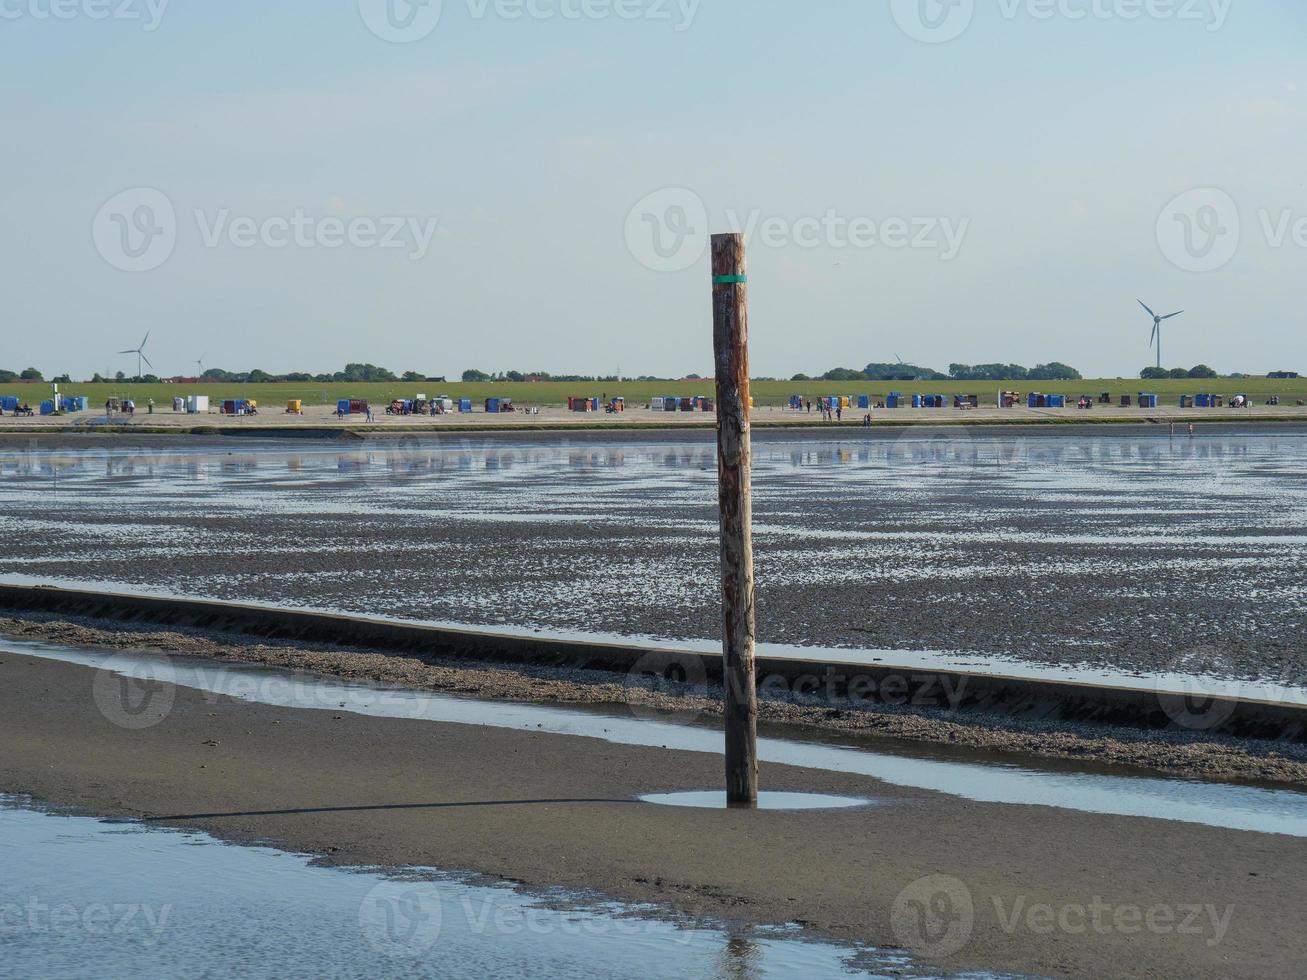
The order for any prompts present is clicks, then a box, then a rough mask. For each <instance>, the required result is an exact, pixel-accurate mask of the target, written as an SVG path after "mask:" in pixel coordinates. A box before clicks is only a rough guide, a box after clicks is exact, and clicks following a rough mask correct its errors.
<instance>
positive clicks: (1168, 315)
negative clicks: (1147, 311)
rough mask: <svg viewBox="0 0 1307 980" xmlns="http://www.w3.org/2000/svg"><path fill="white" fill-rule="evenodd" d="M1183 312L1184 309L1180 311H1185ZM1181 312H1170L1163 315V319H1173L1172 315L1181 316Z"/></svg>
mask: <svg viewBox="0 0 1307 980" xmlns="http://www.w3.org/2000/svg"><path fill="white" fill-rule="evenodd" d="M1183 312H1184V310H1181V311H1180V313H1183ZM1180 313H1169V314H1167V315H1166V316H1164V317H1162V319H1163V320H1169V319H1171V317H1173V316H1179V315H1180Z"/></svg>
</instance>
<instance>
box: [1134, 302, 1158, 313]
mask: <svg viewBox="0 0 1307 980" xmlns="http://www.w3.org/2000/svg"><path fill="white" fill-rule="evenodd" d="M1136 302H1137V303H1138V304H1139V305H1140V306H1142V307H1143V308H1144V309H1146V310H1148V304H1147V303H1145V302H1144V301H1143V300H1136ZM1148 315H1149V316H1157V314H1156V313H1154V312H1153V311H1152V310H1148Z"/></svg>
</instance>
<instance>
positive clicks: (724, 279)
mask: <svg viewBox="0 0 1307 980" xmlns="http://www.w3.org/2000/svg"><path fill="white" fill-rule="evenodd" d="M712 281H713V285H714V286H733V285H736V284H737V283H745V282H748V281H749V277H748V276H713V277H712Z"/></svg>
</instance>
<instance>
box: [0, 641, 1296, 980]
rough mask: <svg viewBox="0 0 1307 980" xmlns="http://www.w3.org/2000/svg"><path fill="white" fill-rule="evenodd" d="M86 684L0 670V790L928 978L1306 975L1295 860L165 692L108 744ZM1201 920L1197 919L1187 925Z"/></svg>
mask: <svg viewBox="0 0 1307 980" xmlns="http://www.w3.org/2000/svg"><path fill="white" fill-rule="evenodd" d="M94 676H95V671H92V670H90V669H89V668H85V667H79V666H75V665H69V664H62V663H56V662H51V661H45V660H38V659H35V658H31V657H25V656H22V655H21V654H20V655H12V654H5V655H3V656H2V657H0V738H3V740H4V745H5V746H6V751H5V753H4V755H3V758H0V789H3V790H4V791H7V792H16V793H29V794H31V795H32V796H34V797H35V798H37V799H39V800H43V801H46V802H49V803H53V804H59V805H68V806H72V807H76V808H78V809H80V810H82V811H85V812H90V813H96V814H105V815H109V816H119V817H132V818H139V819H148V820H152V821H157V822H159V823H163V824H166V825H172V826H183V827H193V828H196V829H201V830H204V831H207V832H209V833H212V834H214V835H216V836H218V837H221V838H223V839H228V840H233V841H239V842H271V843H275V844H277V845H278V846H282V847H286V848H290V849H294V850H301V851H305V852H309V853H313V854H317V855H320V856H321V857H322V859H323V860H325V861H328V862H330V863H333V864H343V865H356V864H361V865H375V864H383V865H410V864H420V865H433V866H437V867H441V868H445V869H447V870H451V871H464V872H476V873H482V874H486V875H490V876H492V877H495V878H502V879H505V880H509V881H514V882H521V883H524V884H526V885H528V886H540V887H548V886H561V887H565V888H571V889H585V890H595V891H598V892H601V893H603V894H607V895H611V896H614V897H616V898H620V899H624V900H628V901H636V902H639V901H652V902H658V903H662V904H664V905H666V906H670V907H671V908H674V909H676V910H678V911H679V912H681V913H682V914H684V915H687V916H690V917H709V918H717V917H724V918H728V919H736V920H740V921H744V922H750V923H760V924H765V923H786V922H797V923H799V924H801V925H803V926H804V927H805V928H807V929H808V930H809V931H810V932H812V933H813V934H816V935H822V936H827V937H831V938H834V939H838V940H843V941H855V942H856V941H862V942H869V943H872V944H875V945H877V946H882V947H893V946H903V945H916V946H918V947H919V949H918V955H919V956H920V958H921V959H922V960H923V961H925V962H927V963H938V964H939V965H940V966H941V967H943V968H944V969H947V970H950V971H953V970H961V969H990V970H1007V971H1015V972H1021V973H1035V974H1042V975H1049V976H1109V975H1111V976H1176V975H1183V976H1195V977H1207V976H1211V977H1218V976H1219V977H1231V976H1248V977H1254V976H1256V977H1277V976H1285V977H1288V976H1296V975H1298V972H1299V967H1300V964H1301V962H1302V959H1303V957H1304V956H1307V945H1305V943H1307V941H1305V940H1304V937H1303V934H1302V930H1301V913H1300V910H1301V908H1302V907H1303V905H1304V902H1307V875H1304V874H1303V873H1302V872H1303V867H1302V860H1303V852H1302V842H1301V841H1300V840H1297V839H1291V838H1286V837H1279V836H1275V835H1264V834H1252V833H1240V832H1234V831H1223V830H1218V829H1213V828H1205V827H1201V826H1195V825H1189V824H1180V823H1171V822H1166V821H1156V820H1142V819H1134V818H1123V817H1105V816H1099V815H1093V814H1084V813H1076V812H1070V811H1063V810H1057V809H1052V808H1046V807H1024V806H1001V805H993V804H979V803H971V802H967V801H964V800H959V799H956V798H952V797H947V796H943V795H939V794H934V793H929V792H924V791H916V790H909V789H901V788H897V787H893V786H889V785H886V784H884V783H881V782H879V781H876V780H872V779H868V778H865V777H858V776H847V775H841V774H838V773H826V772H818V771H811V770H801V769H797V768H792V767H785V766H774V765H765V766H764V767H763V772H762V776H763V781H764V783H765V785H766V786H767V787H768V788H771V789H776V790H794V791H809V792H823V793H832V794H839V795H856V796H863V797H867V798H871V799H873V800H874V801H875V805H874V806H872V807H869V808H864V809H857V810H846V811H819V812H806V813H783V812H760V813H740V812H729V811H721V812H716V811H694V810H683V809H674V808H655V807H651V806H646V805H642V804H637V803H633V802H632V800H633V799H634V798H635V797H636V796H638V795H640V794H644V793H650V792H674V791H678V790H686V789H700V788H709V787H712V786H715V785H718V784H719V782H720V772H719V771H718V770H719V767H720V761H719V760H718V759H716V758H714V757H712V756H706V755H702V754H697V753H685V752H676V751H667V750H658V749H648V748H641V747H632V746H621V745H614V744H609V743H604V742H598V741H595V740H590V739H584V738H574V737H568V736H557V735H544V734H537V733H533V732H530V731H510V730H497V729H491V728H479V727H470V726H459V725H447V724H440V723H432V722H411V721H401V720H391V719H378V718H363V717H358V716H353V715H349V714H337V713H334V712H332V711H330V710H321V711H313V710H295V709H285V708H273V707H268V706H264V705H259V704H253V703H249V702H240V701H233V700H230V699H227V698H223V697H214V696H206V695H204V694H202V693H200V692H197V691H193V690H189V689H185V688H182V689H178V690H177V692H176V699H175V701H174V703H173V707H172V710H171V711H170V712H168V713H167V716H166V717H165V718H164V719H163V720H162V721H161V722H160V723H159V724H157V725H155V726H153V727H151V728H147V729H145V730H140V731H128V730H125V729H123V728H119V727H116V726H115V725H113V724H111V723H110V722H109V721H107V720H106V718H105V717H104V715H102V714H101V713H100V712H99V711H98V710H97V707H96V704H95V701H94V699H93V697H92V683H93V678H94ZM935 875H945V876H947V880H946V881H944V882H940V881H937V880H930V876H935ZM941 889H942V891H941ZM940 895H942V896H943V897H944V899H945V903H946V904H945V906H944V907H943V911H944V912H946V913H947V914H946V915H944V917H943V918H942V919H940V920H939V921H938V922H936V921H933V920H931V919H930V918H929V916H928V915H927V914H926V912H925V910H928V909H935V910H939V909H940V908H941V906H940V905H939V903H938V902H936V901H935V899H936V898H937V897H939V896H940ZM896 903H897V904H896ZM1045 905H1047V906H1049V907H1050V908H1051V909H1053V910H1055V911H1054V912H1053V915H1054V923H1053V925H1052V927H1051V928H1047V924H1046V922H1045V920H1044V918H1043V913H1042V912H1041V913H1040V914H1039V915H1035V914H1034V912H1033V911H1032V912H1030V913H1029V914H1026V913H1024V912H1018V914H1016V915H1015V917H1014V916H1013V913H1014V910H1025V909H1029V908H1031V907H1032V906H1045ZM966 906H970V908H971V909H972V910H973V912H972V913H971V914H970V915H967V914H964V913H965V912H966V908H965V907H966ZM1209 906H1210V907H1211V908H1212V909H1213V910H1215V911H1216V913H1217V914H1216V916H1215V918H1209V917H1208V915H1207V914H1206V912H1205V911H1204V912H1203V913H1202V914H1201V915H1200V914H1198V913H1197V912H1195V913H1194V914H1193V916H1192V918H1191V917H1190V911H1191V909H1192V910H1205V909H1207V908H1208V907H1209ZM1094 908H1103V909H1106V910H1107V911H1106V912H1104V913H1101V914H1099V915H1098V918H1097V919H1095V920H1094V921H1097V922H1099V925H1101V926H1102V928H1101V929H1096V928H1094V927H1092V926H1089V925H1087V924H1086V922H1085V920H1084V919H1082V918H1081V917H1080V916H1079V915H1078V914H1076V912H1077V910H1079V912H1081V913H1083V911H1084V910H1085V909H1094ZM1067 910H1071V914H1068V913H1067ZM919 913H921V914H919ZM1146 913H1147V914H1149V916H1150V917H1149V918H1148V919H1147V923H1148V924H1144V922H1143V920H1142V917H1143V916H1144V915H1145V914H1146ZM923 915H925V917H924V918H923ZM1104 916H1105V918H1104ZM1059 918H1060V921H1061V923H1062V924H1061V925H1059V924H1058V920H1059ZM968 921H971V925H970V927H969V928H965V929H963V928H962V927H963V925H965V924H966V923H967V922H968ZM1186 923H1187V925H1188V926H1189V928H1188V929H1182V928H1180V926H1181V925H1182V924H1186ZM1221 923H1225V926H1222V925H1221ZM935 926H940V927H941V928H938V929H937V928H934V927H935ZM957 940H961V941H960V942H957ZM955 946H956V947H958V948H956V949H955V948H954V947H955Z"/></svg>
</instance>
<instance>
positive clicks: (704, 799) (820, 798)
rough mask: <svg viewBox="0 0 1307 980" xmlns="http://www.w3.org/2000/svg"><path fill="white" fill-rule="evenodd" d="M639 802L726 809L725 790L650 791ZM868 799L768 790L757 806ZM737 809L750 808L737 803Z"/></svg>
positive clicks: (849, 804)
mask: <svg viewBox="0 0 1307 980" xmlns="http://www.w3.org/2000/svg"><path fill="white" fill-rule="evenodd" d="M640 802H642V803H654V804H657V805H658V806H683V807H690V808H692V809H695V810H729V809H731V806H730V804H729V803H727V802H726V794H725V793H724V792H722V793H717V792H711V791H708V792H697V793H696V792H692V793H651V794H649V795H648V796H642V797H640ZM871 805H872V803H871V800H863V799H859V798H857V797H855V796H825V795H823V794H821V793H767V792H762V793H759V794H758V806H757V807H756V809H759V810H850V809H852V808H854V807H860V806H871ZM739 809H750V808H749V807H739Z"/></svg>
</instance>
